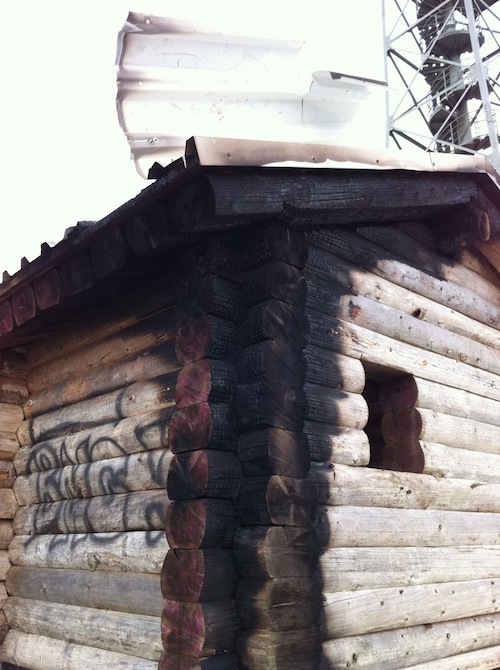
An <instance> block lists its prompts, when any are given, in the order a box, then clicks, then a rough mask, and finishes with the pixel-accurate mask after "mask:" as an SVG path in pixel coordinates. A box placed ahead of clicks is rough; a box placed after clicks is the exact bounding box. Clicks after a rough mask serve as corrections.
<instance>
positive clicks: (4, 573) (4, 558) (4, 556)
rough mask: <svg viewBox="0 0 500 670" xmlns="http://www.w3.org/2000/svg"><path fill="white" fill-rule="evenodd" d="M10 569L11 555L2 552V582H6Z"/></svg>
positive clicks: (0, 572)
mask: <svg viewBox="0 0 500 670" xmlns="http://www.w3.org/2000/svg"><path fill="white" fill-rule="evenodd" d="M9 569H10V560H9V554H8V552H7V551H6V550H2V551H0V582H3V581H5V578H6V577H7V573H8V571H9Z"/></svg>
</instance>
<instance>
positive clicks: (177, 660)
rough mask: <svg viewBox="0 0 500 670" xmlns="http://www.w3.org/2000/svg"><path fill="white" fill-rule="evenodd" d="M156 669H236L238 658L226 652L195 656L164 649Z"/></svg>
mask: <svg viewBox="0 0 500 670" xmlns="http://www.w3.org/2000/svg"><path fill="white" fill-rule="evenodd" d="M158 670H238V660H237V658H236V656H234V655H233V656H230V655H228V654H219V655H218V656H208V657H207V658H195V657H194V656H186V655H185V654H174V653H172V652H169V653H167V652H165V651H164V652H163V654H162V655H161V658H160V661H159V663H158Z"/></svg>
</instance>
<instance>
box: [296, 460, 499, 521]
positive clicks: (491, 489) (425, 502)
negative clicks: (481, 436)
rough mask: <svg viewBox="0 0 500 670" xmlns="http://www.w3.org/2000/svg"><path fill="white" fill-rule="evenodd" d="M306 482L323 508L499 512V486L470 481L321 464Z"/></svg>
mask: <svg viewBox="0 0 500 670" xmlns="http://www.w3.org/2000/svg"><path fill="white" fill-rule="evenodd" d="M309 479H310V481H311V482H312V483H313V484H314V486H315V487H316V491H317V496H318V501H319V503H320V504H322V505H338V506H344V505H348V506H359V507H385V508H405V509H422V510H426V509H429V510H432V509H436V510H455V511H457V512H491V513H498V512H500V485H498V484H490V483H485V482H480V481H475V480H473V479H470V480H465V479H464V480H462V479H447V478H441V477H433V476H432V475H417V474H413V473H406V472H393V471H391V470H378V469H377V470H375V469H373V468H352V467H349V466H346V465H342V464H338V465H337V464H335V465H334V466H333V467H332V466H330V465H327V464H320V463H313V464H312V465H311V471H310V474H309Z"/></svg>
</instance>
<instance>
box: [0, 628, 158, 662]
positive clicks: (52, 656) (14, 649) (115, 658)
mask: <svg viewBox="0 0 500 670" xmlns="http://www.w3.org/2000/svg"><path fill="white" fill-rule="evenodd" d="M0 660H1V661H2V662H3V663H11V664H13V665H15V666H19V667H25V668H31V669H32V670H65V669H66V668H67V669H68V670H87V669H88V668H89V667H90V668H91V667H95V666H96V665H97V666H98V667H99V668H100V670H117V668H120V669H121V668H123V669H125V668H129V667H131V666H133V667H134V670H156V669H157V665H158V663H157V661H150V660H146V659H143V658H137V657H135V656H129V655H128V654H120V653H117V652H115V651H106V650H104V649H97V648H96V647H92V646H84V645H78V644H73V643H71V642H65V641H63V640H54V639H53V638H50V637H45V636H42V635H32V634H30V633H21V632H19V631H17V630H11V631H9V632H8V633H7V637H6V638H5V642H4V644H3V646H2V648H1V650H0Z"/></svg>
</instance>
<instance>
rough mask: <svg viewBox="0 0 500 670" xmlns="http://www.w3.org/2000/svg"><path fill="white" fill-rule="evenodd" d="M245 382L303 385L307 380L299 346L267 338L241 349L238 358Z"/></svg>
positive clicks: (237, 362) (240, 376) (237, 367)
mask: <svg viewBox="0 0 500 670" xmlns="http://www.w3.org/2000/svg"><path fill="white" fill-rule="evenodd" d="M236 369H237V370H238V375H239V379H240V381H241V382H243V383H249V382H257V381H266V380H268V381H271V382H281V383H282V384H286V385H288V386H300V385H301V384H302V383H303V382H304V362H303V358H302V352H301V350H300V348H299V347H296V346H294V345H293V343H290V342H282V341H281V340H264V341H263V342H257V344H253V345H251V346H249V347H245V349H243V350H242V351H241V355H240V356H238V359H237V361H236Z"/></svg>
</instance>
